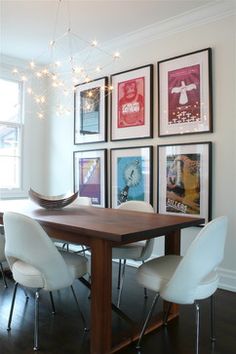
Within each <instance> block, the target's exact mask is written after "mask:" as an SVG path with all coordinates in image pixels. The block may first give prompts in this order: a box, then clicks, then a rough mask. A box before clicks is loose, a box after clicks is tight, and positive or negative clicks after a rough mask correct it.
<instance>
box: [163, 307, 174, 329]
mask: <svg viewBox="0 0 236 354" xmlns="http://www.w3.org/2000/svg"><path fill="white" fill-rule="evenodd" d="M171 305H172V303H171V302H169V303H168V307H167V310H166V311H165V313H164V316H163V324H164V326H167V324H168V322H167V321H168V317H169V313H170V309H171Z"/></svg>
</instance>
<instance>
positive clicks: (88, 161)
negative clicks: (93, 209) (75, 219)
mask: <svg viewBox="0 0 236 354" xmlns="http://www.w3.org/2000/svg"><path fill="white" fill-rule="evenodd" d="M73 176H74V191H77V190H78V191H79V196H81V197H89V198H91V200H92V204H93V205H94V206H98V207H103V208H106V207H107V206H108V199H107V149H95V150H83V151H74V153H73Z"/></svg>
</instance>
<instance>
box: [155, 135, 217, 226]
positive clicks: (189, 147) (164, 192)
mask: <svg viewBox="0 0 236 354" xmlns="http://www.w3.org/2000/svg"><path fill="white" fill-rule="evenodd" d="M211 150H212V144H211V142H203V143H202V142H201V143H190V144H178V145H159V146H158V176H159V177H158V186H159V192H158V212H159V213H164V214H183V215H185V216H187V215H189V216H196V217H199V218H205V222H208V221H209V220H210V219H211Z"/></svg>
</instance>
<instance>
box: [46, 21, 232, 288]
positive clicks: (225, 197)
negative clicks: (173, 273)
mask: <svg viewBox="0 0 236 354" xmlns="http://www.w3.org/2000/svg"><path fill="white" fill-rule="evenodd" d="M158 37H159V38H156V39H155V36H153V35H152V41H151V42H150V41H148V40H147V39H146V40H145V41H143V39H141V40H140V41H139V38H138V37H137V38H136V40H134V41H133V44H132V46H131V47H130V48H129V49H126V51H125V52H123V59H122V60H121V61H120V64H118V65H119V67H117V68H116V72H117V71H122V70H128V69H131V68H135V67H138V66H142V65H145V64H150V63H153V64H154V138H153V139H146V140H135V141H125V142H110V141H109V140H108V142H107V143H105V144H103V143H100V144H93V145H90V146H89V145H82V146H74V145H73V115H72V114H71V116H69V117H66V118H64V119H59V118H58V117H55V116H52V117H50V128H51V131H50V145H49V155H50V164H51V169H50V178H51V179H50V181H49V185H50V189H51V192H52V193H54V194H57V193H58V194H59V193H62V192H65V191H67V190H69V189H71V190H72V189H73V168H72V166H73V159H72V158H73V156H72V152H73V151H76V150H81V149H84V150H87V149H96V148H108V149H110V148H114V147H118V146H122V147H124V146H126V147H129V146H137V145H153V146H154V205H155V206H156V203H157V183H156V178H157V173H156V171H157V162H156V150H157V148H156V146H157V144H167V143H181V142H195V141H196V142H201V141H212V142H213V181H212V216H213V217H216V216H218V215H223V214H224V215H228V217H229V232H228V238H227V242H226V249H225V259H224V262H223V264H222V267H221V270H222V276H223V277H222V281H221V286H222V287H224V288H227V289H231V290H234V291H236V261H235V250H236V236H235V235H236V218H235V210H236V208H235V196H236V195H235V194H236V193H235V188H234V184H235V177H236V175H235V170H236V160H235V153H236V149H235V136H236V135H235V116H236V106H235V92H236V90H235V88H236V75H235V74H236V65H235V64H236V62H235V51H236V45H235V16H227V17H225V18H222V19H218V20H216V21H214V22H210V23H205V24H203V25H201V26H196V25H195V26H193V27H192V28H190V27H189V26H188V29H187V30H185V31H179V32H176V33H174V32H173V33H172V34H171V33H169V34H168V35H165V36H158ZM207 47H211V48H212V51H213V68H212V70H213V121H214V132H213V133H207V134H197V135H186V136H175V137H165V138H158V136H157V65H156V63H157V61H159V60H162V59H167V58H169V57H174V56H177V55H181V54H184V53H188V52H192V51H195V50H199V49H203V48H207ZM112 73H114V71H113V72H107V73H106V74H107V75H110V74H112ZM108 131H110V129H109V130H108ZM108 173H109V170H108ZM198 231H199V229H198V228H192V229H191V230H186V231H184V232H183V236H182V252H183V253H184V251H185V249H186V248H187V247H188V245H189V243H190V242H191V240H192V239H193V237H194V236H195V235H196V233H197V232H198ZM161 249H162V245H161V244H160V243H159V244H157V245H156V247H155V253H156V254H159V253H160V250H161Z"/></svg>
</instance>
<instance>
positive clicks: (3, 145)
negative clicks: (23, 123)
mask: <svg viewBox="0 0 236 354" xmlns="http://www.w3.org/2000/svg"><path fill="white" fill-rule="evenodd" d="M19 140H20V139H19V128H18V127H9V126H8V125H4V124H2V125H0V156H18V155H19V152H20V151H19V144H20V141H19ZM1 170H2V166H1Z"/></svg>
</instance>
